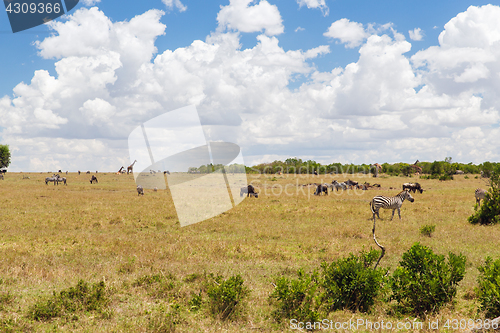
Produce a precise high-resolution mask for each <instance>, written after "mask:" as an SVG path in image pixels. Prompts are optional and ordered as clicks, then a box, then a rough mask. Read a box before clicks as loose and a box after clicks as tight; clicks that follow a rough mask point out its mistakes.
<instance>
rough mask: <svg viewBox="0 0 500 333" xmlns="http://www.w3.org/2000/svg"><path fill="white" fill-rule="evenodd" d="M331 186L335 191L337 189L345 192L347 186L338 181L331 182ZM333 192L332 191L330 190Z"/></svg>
mask: <svg viewBox="0 0 500 333" xmlns="http://www.w3.org/2000/svg"><path fill="white" fill-rule="evenodd" d="M332 185H333V187H335V189H336V190H337V191H338V190H339V189H341V190H346V189H347V185H346V183H339V182H338V181H336V180H334V181H332ZM332 190H333V189H332Z"/></svg>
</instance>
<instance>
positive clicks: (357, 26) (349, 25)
mask: <svg viewBox="0 0 500 333" xmlns="http://www.w3.org/2000/svg"><path fill="white" fill-rule="evenodd" d="M323 35H324V36H326V37H330V38H334V39H339V40H340V42H341V43H344V44H346V47H349V48H353V47H357V46H359V45H361V43H362V42H363V41H364V40H365V39H366V38H368V36H369V35H370V34H369V33H368V32H366V31H365V29H364V28H363V25H362V24H361V23H357V22H351V21H349V20H348V19H346V18H343V19H340V20H338V21H335V22H333V23H332V24H331V25H330V27H329V28H328V30H327V31H326V32H325V33H324V34H323Z"/></svg>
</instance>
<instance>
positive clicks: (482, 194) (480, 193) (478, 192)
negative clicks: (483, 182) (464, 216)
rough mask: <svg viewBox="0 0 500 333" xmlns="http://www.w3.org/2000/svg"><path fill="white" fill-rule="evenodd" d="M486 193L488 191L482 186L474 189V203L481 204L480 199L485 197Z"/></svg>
mask: <svg viewBox="0 0 500 333" xmlns="http://www.w3.org/2000/svg"><path fill="white" fill-rule="evenodd" d="M486 193H488V191H486V190H483V189H482V188H478V189H476V192H475V196H476V204H479V206H481V200H483V199H486Z"/></svg>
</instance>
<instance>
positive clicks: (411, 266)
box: [390, 243, 466, 316]
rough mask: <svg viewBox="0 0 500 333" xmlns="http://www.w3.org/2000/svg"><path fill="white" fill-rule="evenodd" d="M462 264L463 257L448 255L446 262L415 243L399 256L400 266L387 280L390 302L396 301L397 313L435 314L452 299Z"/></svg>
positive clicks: (461, 271) (463, 264)
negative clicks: (388, 281)
mask: <svg viewBox="0 0 500 333" xmlns="http://www.w3.org/2000/svg"><path fill="white" fill-rule="evenodd" d="M465 262H466V258H465V256H463V255H461V254H460V255H458V256H457V255H455V254H453V253H451V252H450V253H449V255H448V262H446V261H445V258H444V256H443V255H437V254H434V253H433V252H432V250H431V249H429V248H427V247H425V246H423V245H420V244H419V243H416V244H414V245H413V246H412V247H411V248H410V249H409V250H408V251H407V252H405V253H404V254H403V260H402V261H400V262H399V264H400V267H397V268H396V270H395V271H394V273H393V275H392V277H391V278H390V287H391V290H392V295H391V297H390V299H391V300H396V301H397V303H398V305H397V310H398V311H400V312H401V313H410V314H414V315H417V316H424V315H426V314H428V313H435V312H438V311H439V309H440V308H441V307H442V306H443V305H445V304H447V303H449V302H451V301H452V300H453V298H454V297H455V295H456V293H457V285H458V283H459V282H460V281H462V279H463V278H464V275H465Z"/></svg>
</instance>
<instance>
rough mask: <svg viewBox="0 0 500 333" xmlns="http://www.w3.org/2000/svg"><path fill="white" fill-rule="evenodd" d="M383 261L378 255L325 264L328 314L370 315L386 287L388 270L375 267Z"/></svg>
mask: <svg viewBox="0 0 500 333" xmlns="http://www.w3.org/2000/svg"><path fill="white" fill-rule="evenodd" d="M378 257H379V254H378V251H376V250H370V251H369V252H365V251H363V252H361V254H360V255H359V256H355V255H353V254H350V256H349V257H347V258H343V259H339V260H337V261H334V262H332V263H331V264H330V265H328V264H326V263H325V262H324V263H322V264H321V267H322V269H323V280H322V286H323V288H324V293H323V295H322V297H323V302H324V304H325V307H326V310H327V312H330V311H334V310H339V309H348V310H351V311H361V312H367V311H368V310H369V309H370V307H371V306H372V305H373V304H374V302H375V298H376V297H377V295H378V294H379V293H380V292H381V288H382V285H383V283H384V274H385V270H383V269H381V268H378V269H375V270H374V269H373V268H372V267H371V266H372V264H373V263H374V262H375V261H376V260H377V258H378Z"/></svg>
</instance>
